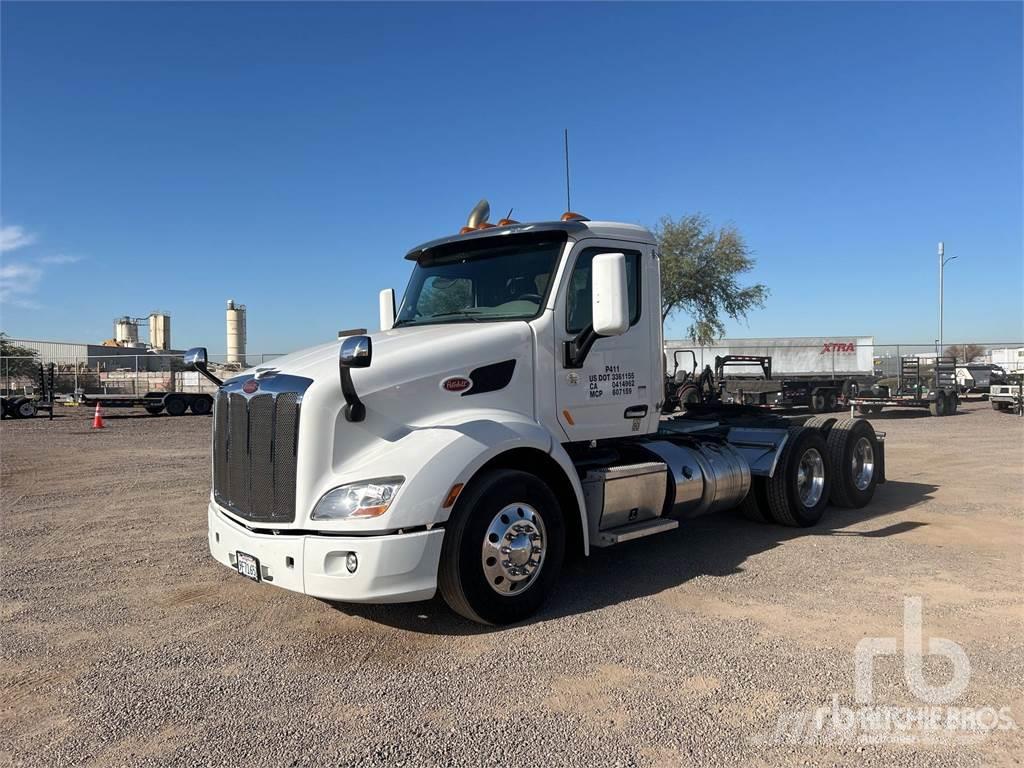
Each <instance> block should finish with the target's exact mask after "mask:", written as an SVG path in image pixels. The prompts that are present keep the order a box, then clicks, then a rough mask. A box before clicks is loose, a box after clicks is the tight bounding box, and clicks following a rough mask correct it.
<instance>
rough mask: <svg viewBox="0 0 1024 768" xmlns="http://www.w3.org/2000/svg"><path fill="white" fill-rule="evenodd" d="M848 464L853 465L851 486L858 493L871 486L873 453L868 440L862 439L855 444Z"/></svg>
mask: <svg viewBox="0 0 1024 768" xmlns="http://www.w3.org/2000/svg"><path fill="white" fill-rule="evenodd" d="M850 462H851V464H852V465H853V466H852V469H853V484H854V485H855V486H857V490H858V491H863V490H864V489H866V488H867V487H868V486H869V485H871V478H873V477H874V476H875V452H874V450H873V449H872V448H871V441H870V440H868V439H867V438H866V437H862V438H860V439H859V440H858V441H857V442H856V444H855V445H854V446H853V455H852V456H851V457H850Z"/></svg>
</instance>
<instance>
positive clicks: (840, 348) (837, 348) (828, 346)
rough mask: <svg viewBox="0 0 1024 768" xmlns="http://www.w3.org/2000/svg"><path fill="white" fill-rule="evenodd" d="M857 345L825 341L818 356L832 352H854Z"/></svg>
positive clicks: (848, 342)
mask: <svg viewBox="0 0 1024 768" xmlns="http://www.w3.org/2000/svg"><path fill="white" fill-rule="evenodd" d="M856 351H857V345H856V344H854V343H853V342H852V341H826V342H825V343H824V344H823V345H822V347H821V352H819V353H818V354H819V355H828V354H831V353H832V352H856Z"/></svg>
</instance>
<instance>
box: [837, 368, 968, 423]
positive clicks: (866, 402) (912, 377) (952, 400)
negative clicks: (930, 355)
mask: <svg viewBox="0 0 1024 768" xmlns="http://www.w3.org/2000/svg"><path fill="white" fill-rule="evenodd" d="M959 404H960V395H959V388H958V386H957V382H956V359H955V358H952V357H938V358H936V359H935V366H934V369H933V370H932V373H931V375H930V376H927V375H923V374H922V373H921V361H920V359H919V358H917V357H913V356H911V357H904V358H901V359H900V376H899V379H898V381H897V384H896V390H895V392H894V391H893V390H892V388H891V387H888V386H884V385H876V386H875V387H874V388H873V389H871V390H869V391H867V392H861V393H859V394H858V395H857V396H856V397H853V398H850V400H849V405H850V411H851V413H852V412H853V409H854V408H856V409H857V410H859V411H860V413H862V414H864V415H866V416H867V415H873V414H878V413H881V412H882V409H883V408H927V409H928V410H929V411H930V412H931V415H932V416H950V415H952V414H954V413H956V411H957V407H958V406H959Z"/></svg>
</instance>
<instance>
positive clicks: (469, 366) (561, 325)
mask: <svg viewBox="0 0 1024 768" xmlns="http://www.w3.org/2000/svg"><path fill="white" fill-rule="evenodd" d="M406 258H407V259H409V260H410V261H411V262H412V276H411V279H410V281H409V284H408V287H407V289H406V292H405V296H404V299H403V300H402V303H401V306H400V307H399V308H398V310H397V313H396V310H395V303H394V292H393V291H391V290H386V291H383V292H382V293H381V304H380V314H381V322H380V325H381V330H380V331H379V332H376V333H372V334H366V333H365V332H364V331H362V330H360V331H356V332H352V333H351V334H349V335H346V336H345V337H344V338H342V339H341V340H340V343H329V344H324V345H322V346H318V347H314V348H311V349H308V350H305V351H302V352H297V353H294V354H291V355H288V356H286V357H283V358H278V359H275V360H274V361H273V363H272V365H266V366H260V367H257V368H253V369H250V370H248V371H245V372H243V373H242V374H240V375H238V376H236V377H234V378H231V379H229V380H227V381H224V382H221V381H219V380H218V379H216V378H215V377H213V376H212V374H209V372H208V371H207V369H206V351H205V350H204V349H201V348H197V349H193V350H190V351H189V353H188V355H187V356H186V360H187V362H189V363H190V364H192V365H193V366H194V367H195V368H196V369H198V370H200V372H203V373H204V375H207V376H208V377H210V378H212V379H213V380H214V381H215V383H217V384H218V386H219V389H218V392H217V394H216V398H215V400H216V403H215V411H214V426H213V490H212V493H211V495H210V500H209V507H208V510H207V515H208V520H209V547H210V552H211V553H212V554H213V556H214V557H215V558H216V559H217V560H219V561H220V562H221V563H223V564H224V565H226V566H228V567H230V568H232V569H234V570H236V571H237V572H238V573H240V574H242V575H244V576H246V577H248V578H250V579H252V580H253V581H256V582H266V583H269V584H273V585H275V586H279V587H284V588H286V589H291V590H294V591H297V592H302V593H305V594H307V595H312V596H315V597H318V598H323V599H326V600H331V601H340V602H401V601H414V600H424V599H427V598H430V597H432V596H433V595H434V594H435V593H436V591H437V590H440V592H441V594H442V595H443V596H444V598H445V600H446V601H447V603H448V604H449V605H450V606H451V607H452V608H453V609H454V610H455V611H457V612H458V613H460V614H462V615H463V616H466V617H468V618H470V619H472V620H475V621H480V622H488V623H507V622H514V621H518V620H520V619H523V618H525V617H527V616H529V615H530V614H531V613H533V612H534V611H535V610H537V608H538V607H539V606H540V604H541V603H542V601H543V600H544V599H545V598H546V597H547V596H548V595H549V594H550V593H551V592H552V591H553V590H554V588H555V586H556V583H557V579H558V574H559V570H560V568H561V565H562V561H563V558H564V557H566V556H567V555H574V554H580V555H586V554H588V553H589V552H590V551H591V549H592V548H594V547H608V546H613V545H616V544H619V543H622V542H625V541H629V540H632V539H637V538H640V537H643V536H648V535H651V534H656V533H662V532H666V531H671V530H673V529H676V528H677V527H678V526H679V525H680V522H681V521H685V520H686V519H688V518H692V517H694V516H697V515H702V514H708V513H713V512H719V511H722V510H727V509H731V508H735V507H737V506H742V508H743V509H744V510H745V512H746V513H747V514H749V515H750V516H752V517H755V518H758V519H760V520H763V521H776V522H778V523H781V524H785V525H796V526H807V525H813V524H814V523H816V522H817V521H818V520H819V518H820V517H821V515H822V513H823V511H824V509H825V507H826V505H827V504H828V503H829V500H830V499H831V501H832V503H834V504H837V505H842V506H850V507H862V506H864V505H865V504H867V503H868V502H869V501H870V499H871V497H872V495H873V493H874V490H875V486H876V484H877V483H879V482H884V453H883V444H882V442H881V438H882V435H876V433H875V432H874V430H873V429H872V427H871V424H870V423H869V422H867V421H865V420H862V419H858V420H853V419H845V420H837V419H836V418H834V417H824V416H821V417H817V418H816V419H815V420H813V421H812V422H811V423H810V424H809V426H805V427H794V426H790V423H789V422H787V421H785V420H783V419H780V418H778V417H775V416H771V415H769V414H766V413H764V412H763V411H761V410H758V409H754V408H748V407H744V406H705V407H697V408H695V409H691V410H690V411H688V413H687V414H686V415H685V416H682V417H678V418H674V419H667V420H662V419H660V410H661V399H662V397H663V391H664V390H663V386H662V383H663V377H664V369H663V366H664V357H663V354H662V350H663V348H664V345H663V340H662V325H661V303H660V297H661V290H660V272H659V257H658V251H657V246H656V242H655V240H654V238H653V237H652V235H651V233H650V232H648V231H647V230H646V229H643V228H642V227H638V226H634V225H631V224H620V223H611V222H599V221H589V220H587V219H585V218H583V217H581V216H579V215H577V214H566V215H565V216H563V217H562V220H560V221H554V222H541V223H532V224H522V223H518V222H514V221H510V220H507V219H506V220H502V221H501V222H499V224H498V225H492V224H489V223H487V212H486V206H485V205H480V206H478V207H477V208H476V209H474V213H473V214H472V215H471V216H470V221H469V223H468V224H467V226H466V227H463V228H462V232H461V233H460V234H458V235H455V236H451V237H445V238H441V239H439V240H435V241H432V242H429V243H426V244H424V245H421V246H419V247H417V248H413V249H412V250H411V251H410V252H409V253H408V255H407V256H406ZM636 577H637V578H642V574H637V575H636ZM624 578H628V576H624Z"/></svg>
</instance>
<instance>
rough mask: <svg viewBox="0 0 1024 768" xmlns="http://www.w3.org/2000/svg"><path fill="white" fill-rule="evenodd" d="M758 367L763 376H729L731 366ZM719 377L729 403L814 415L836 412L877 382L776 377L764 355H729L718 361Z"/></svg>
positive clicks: (810, 375) (818, 376)
mask: <svg viewBox="0 0 1024 768" xmlns="http://www.w3.org/2000/svg"><path fill="white" fill-rule="evenodd" d="M739 365H742V366H751V365H757V366H759V367H760V368H761V374H760V375H756V374H755V375H749V374H731V375H730V374H727V373H726V369H727V368H728V367H729V366H739ZM715 377H716V378H717V379H718V381H719V385H720V386H721V388H722V400H723V402H727V403H741V404H743V405H759V406H761V407H763V408H793V407H798V406H804V407H807V408H810V410H811V412H812V413H825V412H829V411H834V410H836V409H837V408H838V407H840V406H841V405H843V404H845V403H847V402H849V400H850V398H851V397H855V396H856V395H857V394H858V393H859V391H860V389H861V387H864V386H870V385H871V384H873V383H874V379H872V378H865V377H854V376H844V377H833V376H827V375H822V374H813V373H808V374H786V375H785V377H784V378H773V377H772V358H771V357H764V356H760V355H725V356H719V357H716V358H715Z"/></svg>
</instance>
